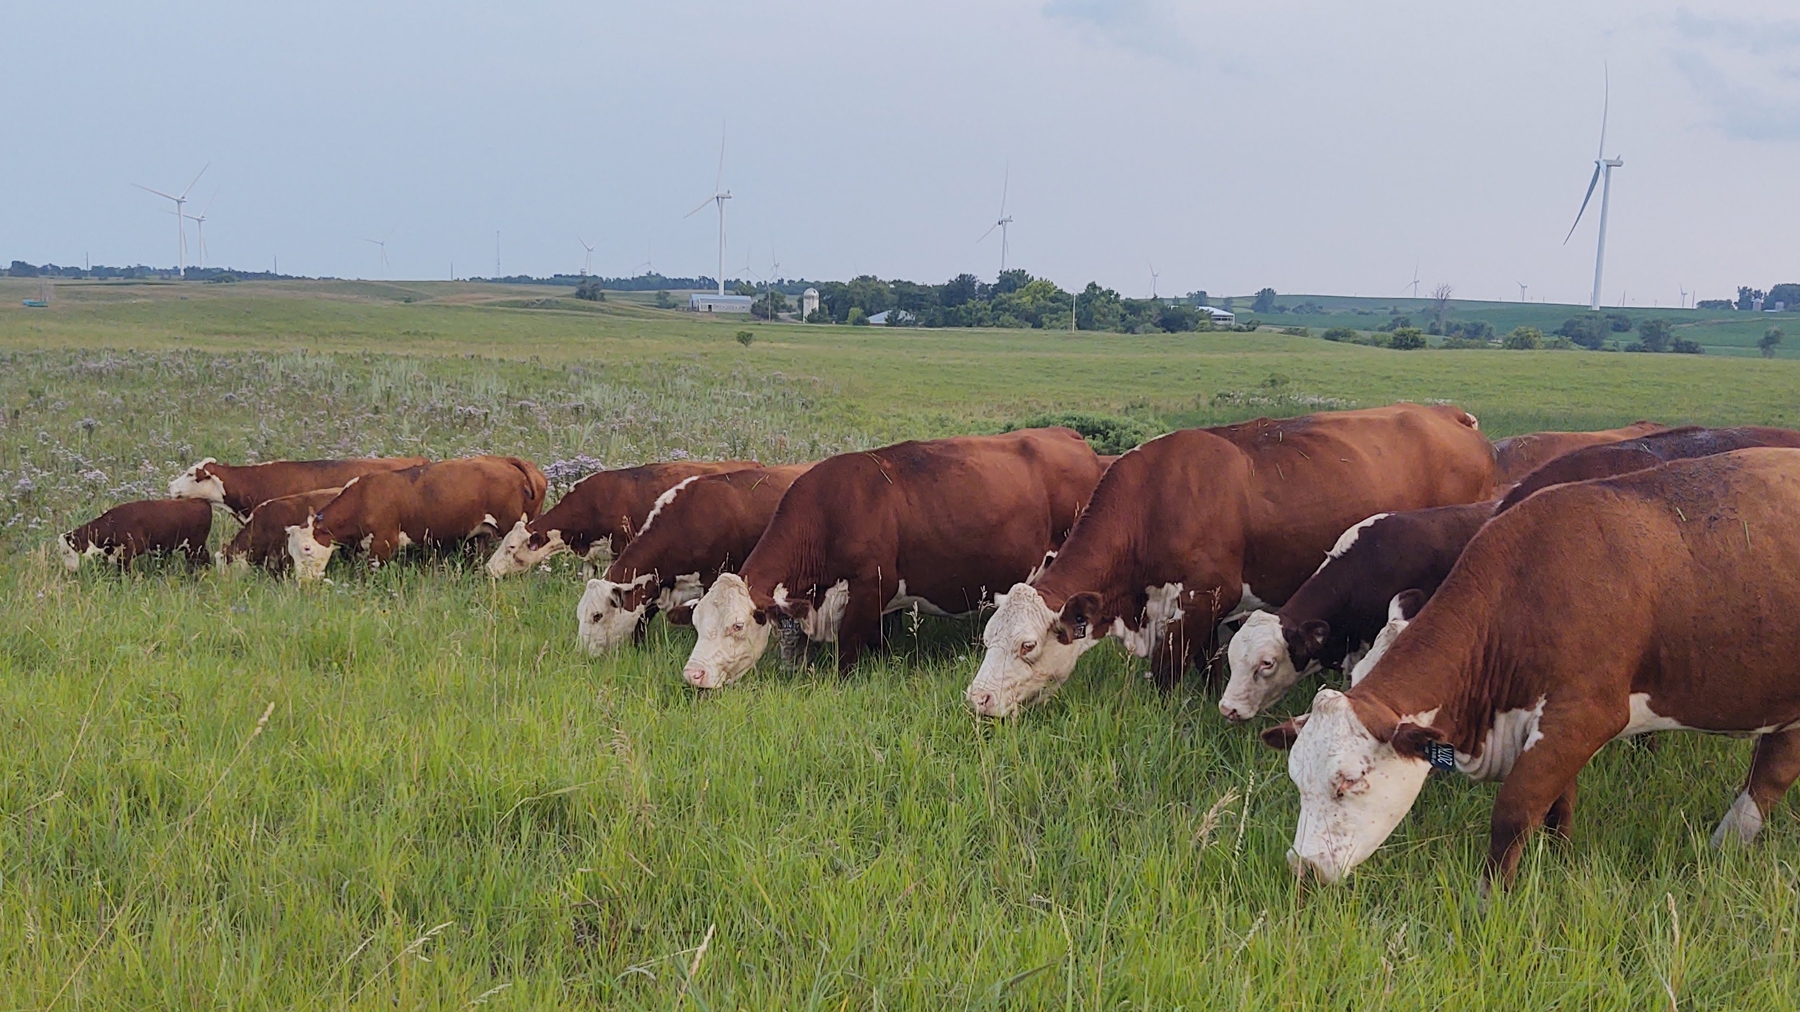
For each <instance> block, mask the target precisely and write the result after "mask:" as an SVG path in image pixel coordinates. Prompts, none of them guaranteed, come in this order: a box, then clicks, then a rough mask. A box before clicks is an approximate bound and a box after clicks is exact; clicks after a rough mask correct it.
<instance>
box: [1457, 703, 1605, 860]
mask: <svg viewBox="0 0 1800 1012" xmlns="http://www.w3.org/2000/svg"><path fill="white" fill-rule="evenodd" d="M1628 719H1629V718H1628V714H1627V713H1625V712H1623V711H1621V712H1618V713H1608V712H1604V711H1596V710H1594V709H1586V710H1582V711H1579V712H1577V711H1570V710H1562V711H1560V712H1557V713H1554V714H1547V715H1546V716H1545V717H1544V718H1543V720H1541V721H1540V722H1539V723H1540V727H1541V729H1542V731H1543V735H1544V736H1543V737H1542V738H1540V739H1539V740H1538V742H1537V743H1536V744H1535V745H1533V746H1532V747H1531V748H1529V749H1526V750H1525V752H1524V753H1522V754H1521V755H1520V756H1519V759H1518V761H1517V762H1515V763H1514V764H1513V768H1512V772H1511V773H1509V774H1507V776H1506V782H1505V783H1503V784H1501V785H1500V793H1499V795H1498V796H1497V797H1495V798H1494V811H1493V816H1492V818H1491V821H1490V824H1489V827H1488V858H1487V870H1486V871H1485V872H1484V873H1483V874H1482V890H1483V891H1484V892H1485V891H1486V890H1487V889H1488V888H1490V887H1491V886H1492V884H1493V883H1494V882H1495V880H1498V881H1499V882H1500V884H1501V885H1502V886H1511V885H1512V882H1513V877H1514V876H1515V875H1517V874H1518V870H1519V855H1520V853H1521V852H1522V851H1523V850H1524V847H1525V838H1526V837H1528V836H1530V835H1531V832H1532V830H1534V829H1536V828H1537V827H1538V826H1539V825H1540V824H1541V823H1543V822H1544V821H1545V818H1546V817H1547V816H1548V815H1549V814H1550V812H1551V809H1552V808H1553V807H1556V806H1559V805H1561V804H1562V802H1563V801H1564V800H1565V799H1566V800H1567V801H1568V802H1569V805H1570V810H1571V811H1572V810H1573V805H1574V800H1575V796H1574V790H1575V777H1576V775H1577V774H1579V773H1580V772H1581V768H1582V767H1583V766H1586V765H1587V763H1588V760H1589V759H1592V758H1593V757H1594V753H1595V752H1598V751H1599V750H1600V747H1601V746H1602V745H1605V744H1606V743H1607V742H1609V741H1611V740H1612V739H1613V737H1614V736H1615V735H1617V734H1618V733H1619V732H1620V731H1622V730H1624V728H1625V724H1626V721H1627V720H1628ZM1560 817H1561V815H1560V813H1559V818H1560Z"/></svg>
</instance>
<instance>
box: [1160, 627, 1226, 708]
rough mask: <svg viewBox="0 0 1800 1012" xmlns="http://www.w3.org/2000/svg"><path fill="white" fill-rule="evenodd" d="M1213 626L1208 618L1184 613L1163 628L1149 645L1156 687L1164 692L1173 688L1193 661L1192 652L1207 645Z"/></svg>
mask: <svg viewBox="0 0 1800 1012" xmlns="http://www.w3.org/2000/svg"><path fill="white" fill-rule="evenodd" d="M1213 625H1214V623H1213V622H1212V621H1211V616H1210V615H1202V616H1199V617H1198V618H1196V617H1194V616H1192V615H1188V614H1183V615H1182V616H1181V617H1180V618H1178V619H1175V620H1174V621H1172V622H1170V623H1169V624H1168V625H1167V626H1165V627H1164V628H1163V631H1162V635H1160V636H1158V637H1156V639H1155V640H1153V641H1152V642H1151V644H1150V678H1151V680H1152V681H1154V682H1155V683H1156V687H1157V688H1159V689H1162V690H1163V691H1165V692H1167V691H1170V690H1172V689H1174V688H1175V686H1176V684H1177V683H1179V682H1180V681H1181V676H1182V675H1184V674H1186V673H1187V669H1188V666H1189V665H1191V664H1192V663H1193V662H1194V654H1195V652H1196V651H1198V650H1201V649H1204V647H1205V646H1206V637H1207V636H1208V635H1209V634H1210V633H1211V630H1212V627H1213Z"/></svg>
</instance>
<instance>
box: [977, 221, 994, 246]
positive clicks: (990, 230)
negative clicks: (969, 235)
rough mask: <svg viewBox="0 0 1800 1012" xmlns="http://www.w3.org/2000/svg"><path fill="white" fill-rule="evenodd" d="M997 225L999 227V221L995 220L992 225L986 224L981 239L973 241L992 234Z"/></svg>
mask: <svg viewBox="0 0 1800 1012" xmlns="http://www.w3.org/2000/svg"><path fill="white" fill-rule="evenodd" d="M999 227H1000V223H999V222H997V221H996V222H994V223H993V224H992V225H989V226H988V230H987V231H986V232H983V233H981V239H977V240H975V241H976V242H980V241H981V240H982V239H986V238H987V237H988V236H990V235H993V234H994V229H997V228H999Z"/></svg>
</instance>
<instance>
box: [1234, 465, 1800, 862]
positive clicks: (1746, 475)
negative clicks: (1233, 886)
mask: <svg viewBox="0 0 1800 1012" xmlns="http://www.w3.org/2000/svg"><path fill="white" fill-rule="evenodd" d="M1796 516H1800V450H1794V449H1785V448H1782V449H1751V450H1739V451H1736V452H1732V453H1726V454H1720V455H1717V456H1711V457H1703V458H1699V459H1690V460H1679V461H1674V462H1671V463H1669V464H1665V465H1663V466H1661V467H1657V468H1653V469H1650V470H1643V471H1635V472H1632V473H1629V474H1624V475H1619V476H1617V477H1612V478H1601V479H1596V480H1593V481H1586V482H1579V483H1575V484H1567V485H1560V486H1557V487H1555V488H1549V489H1545V490H1544V491H1542V492H1539V493H1538V494H1537V495H1534V496H1532V497H1531V498H1530V499H1528V500H1526V501H1525V502H1523V503H1521V504H1520V505H1519V506H1518V507H1517V508H1515V509H1512V510H1509V511H1508V512H1506V513H1503V514H1500V515H1498V516H1496V517H1495V518H1494V519H1493V520H1491V521H1489V522H1488V524H1487V526H1486V527H1484V528H1482V530H1481V533H1479V534H1477V535H1476V536H1475V538H1474V539H1473V540H1472V541H1470V542H1469V546H1468V548H1467V549H1465V550H1464V552H1463V556H1462V558H1461V560H1459V561H1458V562H1457V564H1456V568H1455V569H1454V570H1452V571H1451V573H1450V576H1449V578H1447V579H1446V580H1445V581H1444V584H1443V586H1441V587H1439V588H1438V592H1437V594H1436V596H1434V597H1433V598H1432V599H1431V600H1430V601H1429V602H1427V603H1426V604H1425V607H1424V608H1423V609H1422V610H1421V611H1420V612H1419V613H1418V616H1417V617H1416V618H1415V619H1413V621H1412V624H1411V625H1410V626H1408V627H1407V628H1406V631H1405V632H1404V633H1402V634H1401V635H1400V636H1399V637H1398V638H1397V639H1395V640H1394V642H1393V645H1392V647H1391V648H1390V649H1389V650H1388V651H1387V653H1386V655H1385V656H1383V657H1382V658H1381V659H1380V661H1379V662H1377V663H1376V664H1375V665H1374V667H1373V670H1371V671H1370V672H1369V673H1368V675H1367V676H1366V677H1365V678H1363V679H1362V681H1361V682H1359V683H1357V685H1356V686H1355V687H1353V688H1351V689H1350V691H1349V692H1347V693H1346V692H1337V691H1335V690H1332V689H1322V690H1320V691H1319V693H1318V695H1316V696H1315V697H1313V705H1312V712H1311V713H1310V714H1305V715H1302V716H1299V717H1295V718H1294V719H1292V720H1289V721H1287V722H1285V723H1283V724H1281V725H1278V726H1276V727H1272V728H1270V729H1269V730H1268V731H1267V732H1265V733H1264V735H1263V738H1264V741H1266V742H1267V743H1269V744H1270V745H1272V746H1274V747H1276V748H1291V749H1292V751H1291V753H1290V754H1289V757H1288V773H1289V775H1290V776H1291V777H1292V778H1293V780H1294V783H1295V784H1296V785H1297V786H1298V787H1299V790H1300V820H1299V828H1298V829H1297V831H1296V832H1295V835H1294V846H1293V849H1292V850H1290V851H1289V853H1288V861H1289V864H1290V865H1291V866H1292V867H1293V869H1294V871H1295V873H1296V874H1299V875H1302V876H1304V875H1305V874H1306V873H1307V872H1308V871H1309V870H1310V871H1313V872H1316V873H1317V874H1318V875H1319V876H1320V877H1321V878H1323V879H1325V880H1326V881H1335V880H1337V879H1340V878H1342V877H1343V876H1345V875H1347V874H1348V873H1349V872H1350V871H1351V870H1352V869H1354V868H1355V867H1356V866H1357V865H1358V864H1360V863H1362V861H1364V860H1365V859H1366V858H1368V856H1369V855H1370V854H1371V853H1373V852H1374V851H1375V849H1376V848H1377V847H1379V846H1380V845H1381V843H1382V841H1383V840H1385V839H1386V838H1387V836H1388V834H1389V833H1391V832H1392V831H1393V829H1394V826H1395V825H1396V824H1397V823H1398V822H1399V821H1400V819H1401V817H1402V816H1404V815H1405V814H1406V812H1407V810H1408V809H1410V808H1411V807H1412V804H1413V802H1414V800H1415V799H1416V798H1417V796H1418V793H1419V789H1420V787H1421V785H1422V784H1423V783H1424V781H1425V775H1426V773H1427V772H1428V771H1429V770H1430V769H1431V767H1432V766H1434V765H1436V766H1439V767H1441V768H1444V769H1456V770H1460V771H1461V772H1463V773H1465V774H1467V775H1469V776H1471V777H1473V778H1475V779H1478V780H1499V781H1502V784H1501V787H1500V791H1499V793H1498V795H1497V796H1496V797H1495V799H1494V808H1493V815H1492V820H1491V824H1490V829H1489V839H1488V857H1487V866H1486V872H1485V874H1484V875H1483V886H1484V888H1485V887H1486V886H1487V885H1488V884H1490V883H1491V882H1493V881H1494V880H1495V879H1498V880H1499V881H1501V882H1502V883H1508V884H1509V883H1510V882H1511V881H1512V878H1513V875H1514V873H1515V872H1516V870H1517V867H1518V861H1519V853H1520V850H1521V848H1522V845H1523V843H1524V841H1525V838H1526V836H1527V835H1528V834H1529V833H1530V832H1531V831H1533V830H1534V829H1536V828H1537V826H1538V824H1539V823H1540V822H1542V823H1547V824H1548V825H1549V826H1550V827H1551V828H1553V829H1556V830H1558V831H1560V832H1562V833H1564V834H1567V833H1568V832H1569V828H1570V820H1571V818H1572V816H1573V815H1574V807H1575V779H1576V774H1577V773H1579V772H1580V770H1581V769H1582V767H1583V766H1585V765H1586V764H1587V762H1588V760H1589V758H1590V757H1592V756H1593V754H1594V753H1595V752H1596V751H1598V750H1599V749H1600V747H1601V746H1603V745H1605V744H1606V743H1607V742H1608V741H1611V740H1613V739H1615V738H1622V737H1626V736H1629V735H1635V734H1641V733H1643V732H1646V731H1657V730H1675V729H1684V730H1693V731H1707V732H1713V733H1723V734H1751V735H1759V736H1760V737H1759V738H1758V740H1757V744H1756V753H1755V757H1754V759H1753V760H1752V761H1751V766H1750V773H1749V776H1748V779H1747V782H1746V785H1745V788H1744V790H1743V793H1742V794H1740V795H1739V796H1738V798H1737V800H1736V802H1735V803H1734V804H1732V805H1731V807H1730V810H1729V811H1728V812H1727V813H1726V814H1725V817H1724V819H1723V820H1722V821H1721V822H1720V823H1719V826H1718V829H1717V831H1715V832H1714V833H1713V842H1714V844H1715V845H1717V844H1720V843H1723V842H1725V841H1726V840H1733V839H1735V840H1742V841H1748V840H1750V839H1752V838H1753V837H1755V836H1756V834H1757V831H1758V830H1759V829H1761V827H1762V822H1763V819H1764V817H1765V816H1766V815H1767V814H1768V813H1769V812H1770V811H1772V810H1773V809H1774V806H1775V804H1776V803H1777V802H1778V801H1779V800H1780V798H1781V796H1782V794H1783V793H1785V792H1786V791H1787V788H1788V786H1789V784H1791V783H1792V782H1793V780H1794V778H1795V776H1796V775H1797V774H1800V676H1797V675H1796V673H1795V671H1794V658H1795V657H1797V656H1800V623H1797V622H1795V621H1794V615H1795V614H1796V613H1800V574H1796V573H1795V571H1794V567H1793V566H1791V565H1787V564H1786V562H1787V561H1789V560H1792V559H1795V558H1800V524H1796V523H1795V522H1794V518H1795V517H1796Z"/></svg>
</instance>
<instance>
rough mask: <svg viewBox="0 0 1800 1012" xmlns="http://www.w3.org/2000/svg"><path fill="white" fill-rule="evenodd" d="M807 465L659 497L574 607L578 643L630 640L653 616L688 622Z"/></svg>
mask: <svg viewBox="0 0 1800 1012" xmlns="http://www.w3.org/2000/svg"><path fill="white" fill-rule="evenodd" d="M811 467H812V465H811V464H787V465H783V466H780V467H749V468H744V469H742V470H737V471H727V472H725V473H723V474H707V475H694V476H692V477H689V478H684V479H682V481H681V483H680V484H678V485H676V486H675V487H674V488H672V489H670V490H669V491H668V492H666V493H664V494H663V495H662V496H660V497H659V498H658V501H657V506H656V508H655V509H654V510H652V511H651V513H650V516H649V518H648V519H646V520H645V521H644V525H643V527H641V528H639V530H638V532H637V534H636V535H635V536H634V537H633V538H632V539H631V543H630V544H628V545H626V546H625V549H624V551H621V552H620V553H619V554H618V555H617V556H616V557H615V558H614V559H613V561H612V565H611V566H609V567H607V570H606V575H605V576H603V577H601V578H599V579H593V580H589V581H588V582H587V590H586V591H585V592H583V593H582V595H581V603H580V605H579V606H577V608H576V610H575V621H576V641H577V642H579V643H580V644H581V646H582V648H583V649H585V650H586V651H587V652H588V653H590V654H600V653H604V652H606V651H607V650H610V649H612V648H613V647H616V646H619V645H621V644H623V643H624V642H625V641H626V640H628V639H630V638H632V637H633V636H634V635H636V634H637V633H638V632H639V631H640V630H641V629H642V628H643V626H644V623H645V622H646V621H648V620H649V619H650V617H651V616H652V615H654V614H655V613H656V612H658V611H661V612H662V613H663V614H665V615H668V616H669V617H670V618H671V619H673V620H675V621H682V620H683V619H684V618H686V615H685V612H686V610H687V607H686V606H688V605H691V604H692V603H693V602H695V601H697V600H699V598H700V595H702V594H704V593H706V591H707V588H709V587H711V586H712V585H713V581H714V580H716V579H718V577H719V574H720V573H729V572H733V571H735V570H736V569H737V567H739V566H741V565H743V564H744V560H745V559H746V558H748V557H749V556H750V552H751V550H752V549H754V548H755V547H756V542H757V540H758V539H760V538H761V537H762V534H763V530H764V529H765V528H767V527H768V526H769V518H770V517H772V516H774V515H775V507H776V505H777V504H779V503H780V502H781V497H782V495H783V494H785V493H786V492H787V490H788V486H790V485H792V484H793V483H794V480H795V479H797V478H799V477H800V476H801V475H803V474H805V473H806V472H807V470H808V469H809V468H811Z"/></svg>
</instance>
